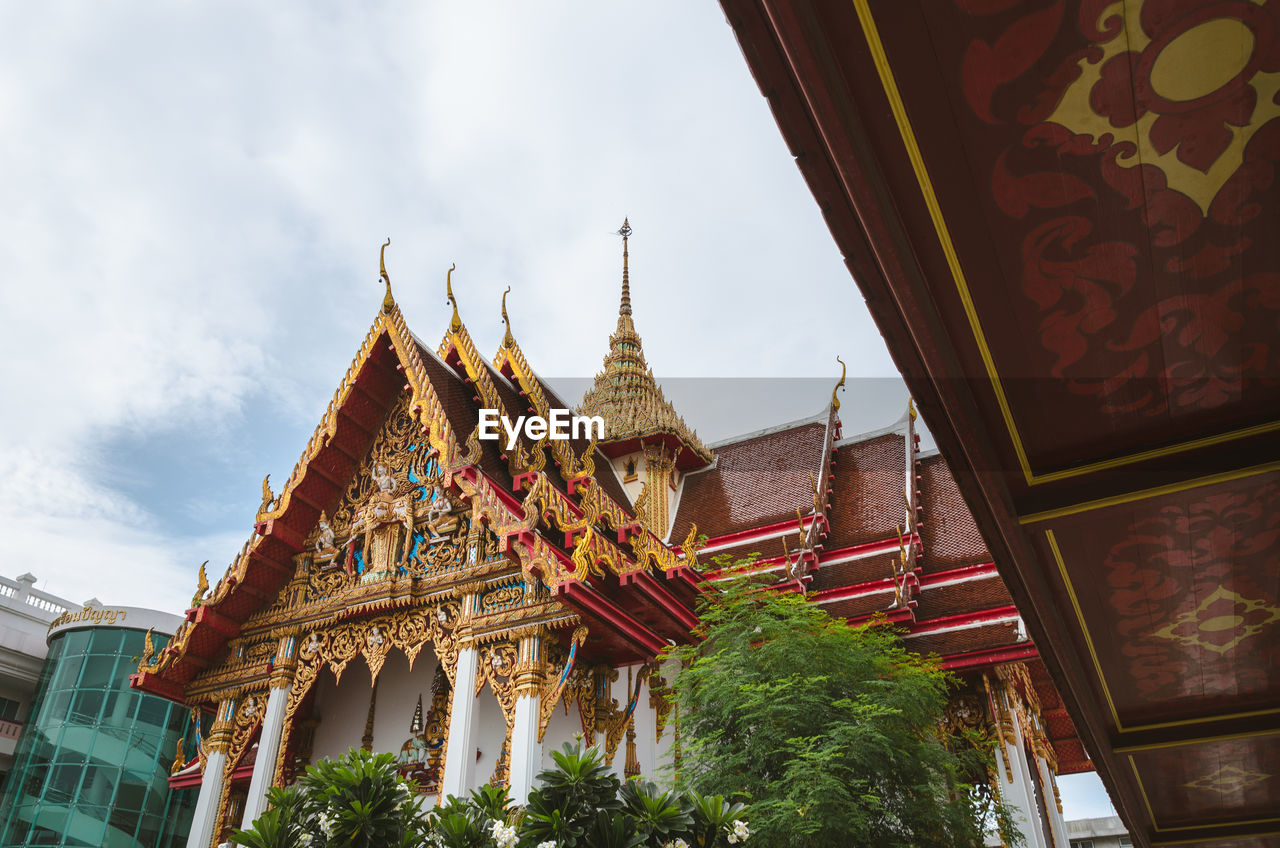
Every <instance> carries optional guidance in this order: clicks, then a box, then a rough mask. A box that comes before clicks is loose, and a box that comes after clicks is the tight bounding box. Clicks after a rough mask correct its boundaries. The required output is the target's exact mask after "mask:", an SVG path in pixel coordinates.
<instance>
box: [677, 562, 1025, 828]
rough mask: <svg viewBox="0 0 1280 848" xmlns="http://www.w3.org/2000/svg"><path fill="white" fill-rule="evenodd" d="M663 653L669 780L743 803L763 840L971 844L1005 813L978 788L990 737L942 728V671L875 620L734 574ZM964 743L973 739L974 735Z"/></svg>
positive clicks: (1005, 824) (944, 677) (944, 696)
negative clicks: (688, 639)
mask: <svg viewBox="0 0 1280 848" xmlns="http://www.w3.org/2000/svg"><path fill="white" fill-rule="evenodd" d="M723 588H724V589H725V591H724V592H722V593H714V594H709V595H708V596H706V597H705V598H704V600H703V603H702V607H701V611H700V613H701V622H702V623H701V625H700V628H699V629H700V632H699V634H698V635H700V636H701V637H702V639H701V640H700V641H699V642H698V643H696V644H693V645H689V646H685V647H682V648H677V649H675V650H674V651H673V652H672V653H673V655H674V656H675V657H677V658H679V660H680V661H681V666H682V667H681V670H680V672H679V674H678V676H677V677H676V679H675V681H674V682H673V692H674V695H673V697H674V699H675V702H676V706H677V708H678V710H679V720H680V729H681V735H682V740H683V752H682V754H683V756H682V760H681V771H680V774H679V777H678V783H679V785H680V786H682V787H690V788H692V789H695V790H697V791H699V792H703V793H722V794H724V795H728V796H730V797H734V798H739V799H742V800H745V801H747V802H749V803H750V805H751V813H752V818H751V829H752V831H753V832H754V833H755V834H757V836H753V837H752V841H753V842H755V843H756V844H760V845H767V846H771V848H773V847H774V846H777V848H784V847H785V848H807V846H830V845H848V846H875V848H895V846H902V848H931V846H939V848H940V847H941V846H968V845H973V846H978V845H982V844H983V838H984V829H985V828H986V827H989V826H991V825H992V824H995V825H997V826H1001V829H1002V831H1003V832H1004V833H1005V835H1006V840H1007V841H1010V843H1011V844H1012V841H1014V840H1015V839H1016V835H1015V834H1014V833H1013V830H1012V828H1010V827H1009V826H1008V825H1009V822H1010V819H1009V816H1008V814H1007V812H1006V811H1005V810H1004V809H1002V808H1001V807H1000V805H999V804H998V802H997V801H996V800H995V799H994V798H992V797H991V796H990V794H989V793H988V792H986V791H984V789H983V788H982V787H981V785H980V784H981V781H982V777H984V776H985V774H986V767H987V758H988V757H990V756H991V753H990V746H989V744H985V743H984V741H983V740H980V739H975V738H974V737H972V736H966V737H963V738H960V737H947V736H946V735H945V734H944V733H943V731H942V729H941V728H942V719H943V711H944V709H945V705H946V699H947V689H948V682H947V675H946V674H945V672H943V671H942V670H941V669H940V667H939V666H938V664H937V663H936V662H935V661H933V660H930V659H927V658H923V657H920V656H918V655H915V654H912V653H910V652H909V651H907V650H906V649H905V648H904V647H903V644H902V642H901V640H900V639H899V638H898V637H897V635H896V634H894V633H893V632H892V630H891V629H890V628H888V627H886V626H875V625H873V626H866V627H850V626H848V624H846V623H845V622H844V621H843V620H837V619H833V618H831V617H830V616H828V615H827V614H826V613H824V612H823V611H822V610H820V609H818V608H817V607H816V606H814V605H812V604H810V603H808V602H807V601H806V600H805V599H804V598H803V597H801V596H799V595H796V594H791V593H786V594H782V593H774V592H770V591H766V590H764V589H763V587H762V586H760V585H759V584H758V583H757V584H753V583H752V582H750V581H748V580H738V581H734V582H731V583H730V584H728V585H725V586H724V587H723ZM975 742H976V743H977V744H975Z"/></svg>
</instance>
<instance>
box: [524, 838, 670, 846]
mask: <svg viewBox="0 0 1280 848" xmlns="http://www.w3.org/2000/svg"><path fill="white" fill-rule="evenodd" d="M539 848H541V846H539ZM662 848H689V843H688V842H685V841H684V840H683V839H676V840H675V841H674V842H666V843H664V844H663V846H662Z"/></svg>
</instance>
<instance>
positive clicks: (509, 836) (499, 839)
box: [489, 820, 517, 848]
mask: <svg viewBox="0 0 1280 848" xmlns="http://www.w3.org/2000/svg"><path fill="white" fill-rule="evenodd" d="M489 832H490V835H492V836H493V841H494V842H495V843H497V845H498V848H515V844H516V840H517V837H516V829H515V827H513V826H511V825H507V824H503V823H502V822H500V821H497V820H495V821H494V823H493V826H492V828H491V829H490V831H489Z"/></svg>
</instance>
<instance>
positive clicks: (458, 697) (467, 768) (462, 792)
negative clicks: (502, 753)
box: [440, 645, 479, 803]
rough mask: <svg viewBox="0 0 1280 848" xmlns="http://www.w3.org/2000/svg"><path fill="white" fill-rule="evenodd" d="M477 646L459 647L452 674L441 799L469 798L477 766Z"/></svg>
mask: <svg viewBox="0 0 1280 848" xmlns="http://www.w3.org/2000/svg"><path fill="white" fill-rule="evenodd" d="M478 657H479V654H478V652H477V651H476V648H475V646H474V645H468V646H466V647H464V648H460V649H459V650H458V667H457V670H456V671H455V672H454V675H453V707H452V709H451V710H450V712H449V749H448V751H447V752H446V753H445V759H444V777H443V778H442V779H441V781H440V801H441V803H444V800H445V798H446V797H447V796H449V795H453V796H455V797H458V798H466V797H467V790H468V789H470V787H471V774H472V772H474V771H475V767H476V744H475V724H476V663H477V660H478Z"/></svg>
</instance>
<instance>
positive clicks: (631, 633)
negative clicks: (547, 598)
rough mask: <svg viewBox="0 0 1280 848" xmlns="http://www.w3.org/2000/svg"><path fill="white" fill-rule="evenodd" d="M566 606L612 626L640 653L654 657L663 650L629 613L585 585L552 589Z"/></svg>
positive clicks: (663, 643)
mask: <svg viewBox="0 0 1280 848" xmlns="http://www.w3.org/2000/svg"><path fill="white" fill-rule="evenodd" d="M555 592H556V594H557V595H563V596H564V598H565V599H566V601H567V602H569V603H570V604H572V605H574V606H579V607H581V608H582V609H584V610H586V611H588V612H590V613H591V614H592V615H594V616H596V617H597V618H599V619H601V620H603V621H605V622H607V623H609V624H610V625H612V626H613V627H614V628H615V629H616V630H617V631H618V632H619V633H620V634H621V635H622V636H623V637H625V638H626V639H627V641H629V642H631V643H632V644H633V645H634V646H636V647H638V648H641V649H642V652H647V653H649V654H654V655H656V654H657V653H658V652H659V651H661V650H662V649H663V648H665V647H666V646H667V640H666V639H663V638H662V637H661V636H659V635H658V634H656V633H654V632H653V631H652V630H650V629H649V628H648V627H645V626H644V625H643V624H641V623H640V622H639V621H636V619H635V618H633V617H632V616H631V615H630V614H629V613H627V612H626V611H625V610H623V609H622V608H621V607H619V606H618V605H616V604H614V603H613V602H612V601H610V600H608V599H607V598H605V597H603V596H602V595H600V593H598V592H596V591H595V590H594V589H592V588H591V587H590V586H588V585H587V584H585V583H580V582H578V581H576V580H569V581H566V582H564V583H561V584H559V585H558V586H556V588H555Z"/></svg>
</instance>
